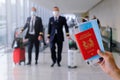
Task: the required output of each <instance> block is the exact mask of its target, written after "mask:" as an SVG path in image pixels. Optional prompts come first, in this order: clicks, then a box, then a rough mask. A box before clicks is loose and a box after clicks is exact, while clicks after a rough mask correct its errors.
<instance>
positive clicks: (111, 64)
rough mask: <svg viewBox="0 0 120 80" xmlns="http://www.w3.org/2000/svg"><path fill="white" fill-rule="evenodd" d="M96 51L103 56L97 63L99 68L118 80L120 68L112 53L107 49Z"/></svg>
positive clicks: (119, 79) (119, 78)
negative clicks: (103, 51)
mask: <svg viewBox="0 0 120 80" xmlns="http://www.w3.org/2000/svg"><path fill="white" fill-rule="evenodd" d="M97 52H98V54H99V55H100V56H101V57H102V58H103V61H101V62H99V63H98V64H99V65H100V67H101V69H102V70H103V71H104V72H105V73H107V74H108V75H110V76H111V77H112V78H113V79H115V80H120V69H119V68H118V67H117V65H116V63H115V60H114V58H113V55H112V53H110V52H107V51H106V52H105V53H102V52H100V51H99V50H98V51H97Z"/></svg>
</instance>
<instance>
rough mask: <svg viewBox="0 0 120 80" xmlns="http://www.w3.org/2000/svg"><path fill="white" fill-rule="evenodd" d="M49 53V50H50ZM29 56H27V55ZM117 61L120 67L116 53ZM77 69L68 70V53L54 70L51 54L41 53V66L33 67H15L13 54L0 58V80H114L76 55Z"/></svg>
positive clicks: (64, 54) (33, 65) (119, 57)
mask: <svg viewBox="0 0 120 80" xmlns="http://www.w3.org/2000/svg"><path fill="white" fill-rule="evenodd" d="M48 51H49V50H48ZM26 56H27V55H26ZM114 56H115V60H116V62H117V64H118V65H119V66H120V60H119V59H120V56H118V54H117V53H114ZM76 58H77V66H78V68H76V69H68V66H67V53H63V60H62V63H61V64H62V66H61V67H57V65H56V66H55V67H54V68H51V67H50V64H51V59H50V53H48V52H47V53H44V54H43V53H40V55H39V64H38V65H35V64H34V54H33V63H32V65H31V66H27V65H21V66H19V65H14V63H13V61H12V54H11V53H8V54H4V55H2V56H0V80H112V79H111V78H109V76H108V75H106V74H105V73H104V72H103V71H102V70H101V69H100V68H99V66H89V65H87V64H86V63H85V62H84V61H83V60H82V58H81V56H80V54H79V53H78V54H76Z"/></svg>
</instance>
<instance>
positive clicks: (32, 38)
mask: <svg viewBox="0 0 120 80" xmlns="http://www.w3.org/2000/svg"><path fill="white" fill-rule="evenodd" d="M33 45H34V46H35V61H37V60H38V57H39V40H38V39H37V37H35V36H30V38H29V44H28V62H29V63H31V60H32V49H33Z"/></svg>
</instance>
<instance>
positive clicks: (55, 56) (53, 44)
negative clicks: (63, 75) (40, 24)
mask: <svg viewBox="0 0 120 80" xmlns="http://www.w3.org/2000/svg"><path fill="white" fill-rule="evenodd" d="M56 45H57V52H56ZM62 47H63V41H59V40H57V35H55V37H54V40H53V41H51V42H50V49H51V58H52V61H53V63H56V61H57V63H60V62H61V59H62ZM56 53H57V54H56Z"/></svg>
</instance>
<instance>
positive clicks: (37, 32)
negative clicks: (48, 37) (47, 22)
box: [22, 16, 43, 39]
mask: <svg viewBox="0 0 120 80" xmlns="http://www.w3.org/2000/svg"><path fill="white" fill-rule="evenodd" d="M30 21H31V17H28V18H27V22H26V24H25V26H24V28H23V29H22V31H24V30H25V29H26V28H28V30H27V33H26V36H25V38H28V39H29V38H30V34H29V30H30ZM34 30H35V34H34V35H35V36H36V38H38V36H39V35H40V36H42V35H43V25H42V20H41V18H40V17H37V16H36V18H35V24H34Z"/></svg>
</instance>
